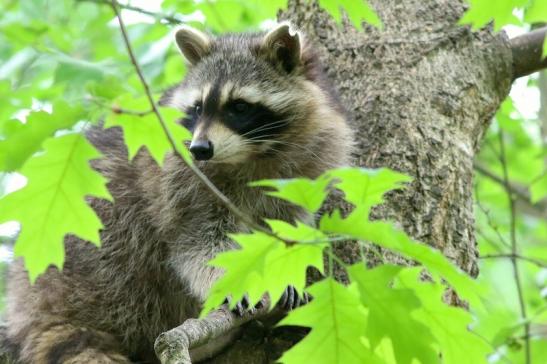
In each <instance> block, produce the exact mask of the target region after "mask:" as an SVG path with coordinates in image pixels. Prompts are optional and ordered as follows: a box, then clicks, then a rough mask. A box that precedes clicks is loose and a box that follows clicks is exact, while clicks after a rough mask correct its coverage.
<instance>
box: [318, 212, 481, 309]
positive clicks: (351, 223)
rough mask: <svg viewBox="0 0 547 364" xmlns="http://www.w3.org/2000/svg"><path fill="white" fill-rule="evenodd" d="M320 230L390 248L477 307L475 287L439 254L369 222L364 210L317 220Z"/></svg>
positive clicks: (386, 226) (383, 224)
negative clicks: (424, 269) (444, 282)
mask: <svg viewBox="0 0 547 364" xmlns="http://www.w3.org/2000/svg"><path fill="white" fill-rule="evenodd" d="M321 230H322V231H326V232H332V233H337V234H341V235H345V236H350V237H352V238H355V239H359V240H362V241H369V242H372V243H374V244H376V245H378V246H381V247H383V248H386V249H390V250H391V251H394V252H396V253H398V254H401V255H402V256H404V257H405V258H408V259H413V260H415V261H417V262H419V263H421V264H423V265H424V267H426V268H427V269H428V270H429V271H430V272H431V273H433V274H437V275H440V276H441V277H443V278H444V279H446V281H447V282H448V283H449V284H450V285H451V286H452V287H454V289H455V290H456V291H457V292H458V294H459V295H460V296H461V297H462V298H465V299H468V300H470V301H471V302H472V303H473V304H476V305H479V306H480V305H481V300H480V292H481V289H480V287H479V285H478V284H477V283H476V282H475V281H474V280H473V279H472V278H471V277H469V276H468V275H467V274H465V273H464V272H462V271H461V270H460V269H459V268H458V267H457V266H456V265H455V264H453V263H452V262H450V261H449V260H448V258H446V257H445V256H444V255H443V254H442V253H441V252H440V251H438V250H436V249H433V248H431V247H429V246H427V245H425V244H422V243H419V242H416V241H414V240H413V239H411V238H410V237H409V236H408V235H406V234H405V233H404V232H403V231H400V230H397V229H396V228H395V227H394V226H393V224H392V223H389V222H383V221H374V222H371V221H369V218H368V210H367V209H366V208H361V207H359V206H358V207H357V208H355V209H354V210H353V211H352V213H350V214H349V216H348V217H347V218H345V219H344V218H342V216H341V215H340V212H339V211H335V212H334V213H333V214H332V215H330V216H323V218H322V219H321Z"/></svg>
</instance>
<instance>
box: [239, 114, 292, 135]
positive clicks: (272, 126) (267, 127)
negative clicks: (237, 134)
mask: <svg viewBox="0 0 547 364" xmlns="http://www.w3.org/2000/svg"><path fill="white" fill-rule="evenodd" d="M293 119H294V118H287V119H282V120H278V121H275V122H273V123H269V124H265V125H262V126H260V127H258V128H256V129H252V130H249V131H248V132H246V133H243V134H241V136H242V137H245V136H247V135H249V134H252V133H256V132H259V131H265V130H270V129H275V128H278V127H282V126H285V125H287V124H289V122H290V121H291V120H293Z"/></svg>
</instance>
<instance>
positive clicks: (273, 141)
mask: <svg viewBox="0 0 547 364" xmlns="http://www.w3.org/2000/svg"><path fill="white" fill-rule="evenodd" d="M176 42H177V45H178V46H179V48H180V50H181V52H182V53H183V55H184V56H185V58H186V59H187V60H188V61H189V63H190V67H189V70H188V74H187V76H186V78H185V80H184V81H183V83H182V84H181V85H180V86H178V87H177V88H175V89H174V90H172V91H171V92H170V93H169V94H168V97H167V98H168V100H167V102H166V103H168V104H171V105H172V106H175V107H178V108H180V109H182V110H183V111H184V112H185V114H186V117H185V118H184V119H183V120H182V123H183V125H184V126H185V127H187V128H188V129H189V130H190V131H191V132H192V133H193V139H192V142H191V144H190V151H191V152H192V154H193V155H194V158H195V159H197V160H210V161H211V162H217V163H228V164H238V163H243V162H246V161H248V160H250V159H260V158H264V157H269V156H270V157H271V156H272V155H275V153H276V152H277V151H280V150H282V149H283V148H284V147H286V146H288V145H290V143H293V144H294V135H296V134H298V133H299V132H300V131H301V130H302V128H303V127H304V125H303V124H304V123H305V119H306V114H307V111H306V110H307V108H308V107H309V103H310V98H313V95H310V92H309V90H308V88H309V85H308V84H309V82H306V80H305V77H303V75H302V73H303V67H302V65H301V62H302V61H301V46H300V36H299V34H298V33H292V32H291V31H290V29H289V26H288V25H287V24H281V25H279V26H278V27H276V28H275V29H274V30H272V31H270V32H269V33H266V34H251V35H250V34H243V35H228V36H224V37H219V38H211V37H209V36H208V35H206V34H204V33H202V32H200V31H197V30H195V29H192V28H187V27H183V28H181V29H179V30H178V31H177V33H176ZM291 140H292V141H291Z"/></svg>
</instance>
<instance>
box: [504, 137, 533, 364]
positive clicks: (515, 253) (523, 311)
mask: <svg viewBox="0 0 547 364" xmlns="http://www.w3.org/2000/svg"><path fill="white" fill-rule="evenodd" d="M504 139H505V138H504V133H503V130H501V129H500V131H499V141H500V163H501V166H502V168H503V182H504V185H505V191H506V192H507V198H508V199H509V210H510V213H511V215H510V217H511V219H510V220H511V221H510V224H511V255H512V257H511V264H512V265H513V277H514V278H515V285H516V287H517V294H518V299H519V306H520V316H521V319H522V320H523V321H527V320H528V317H527V314H526V302H525V300H524V291H523V288H522V282H521V280H520V274H519V265H518V260H517V258H516V257H517V256H518V250H517V211H516V208H515V197H514V195H513V193H512V191H511V185H510V183H509V181H510V180H509V171H508V168H507V159H506V155H505V140H504ZM524 335H525V336H527V337H529V336H530V323H525V324H524ZM524 349H525V350H524V358H525V362H526V364H531V363H532V351H531V345H530V339H526V340H525V342H524Z"/></svg>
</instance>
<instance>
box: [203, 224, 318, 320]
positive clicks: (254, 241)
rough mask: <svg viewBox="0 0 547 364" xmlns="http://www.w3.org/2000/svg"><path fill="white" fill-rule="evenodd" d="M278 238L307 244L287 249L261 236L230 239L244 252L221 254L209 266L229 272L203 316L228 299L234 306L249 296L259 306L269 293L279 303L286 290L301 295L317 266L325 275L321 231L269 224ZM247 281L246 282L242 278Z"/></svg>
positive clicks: (281, 244)
mask: <svg viewBox="0 0 547 364" xmlns="http://www.w3.org/2000/svg"><path fill="white" fill-rule="evenodd" d="M268 224H269V225H270V226H271V228H272V231H274V232H275V233H276V234H277V235H278V236H279V237H281V238H283V239H287V240H290V241H296V240H301V241H304V242H306V241H307V242H308V243H298V244H296V243H295V244H293V245H290V246H288V245H286V244H285V243H283V242H281V241H280V240H277V239H276V238H274V237H270V236H268V235H266V234H264V233H261V232H255V233H252V234H237V235H233V236H231V237H232V238H233V239H234V240H235V241H236V242H237V243H239V245H240V247H241V249H237V250H232V251H227V252H224V253H221V254H218V255H217V256H216V258H214V259H213V260H211V261H210V262H209V263H210V264H211V265H213V266H216V267H219V268H222V269H224V270H225V271H226V273H225V274H224V276H223V277H222V278H220V280H218V281H217V282H216V283H215V284H214V285H213V287H212V289H211V292H210V294H209V297H208V299H207V302H206V303H205V307H204V309H203V311H202V313H203V314H205V313H207V312H208V311H209V310H211V309H213V308H215V307H217V306H218V305H219V304H220V303H222V302H223V301H224V299H225V298H226V297H228V296H230V297H233V298H234V299H233V300H232V302H231V304H232V305H235V303H236V302H237V301H238V300H239V299H240V298H242V297H243V295H245V294H248V297H249V301H250V302H251V304H253V305H254V304H256V303H257V302H258V301H259V300H260V298H261V297H262V296H263V295H264V294H265V293H266V292H268V293H269V294H270V297H271V299H272V301H274V302H276V301H277V300H278V299H279V298H280V297H281V294H282V293H283V292H284V291H285V289H286V288H287V286H289V285H292V286H294V287H295V288H296V289H297V290H298V292H300V293H302V292H303V291H304V288H305V285H306V270H307V268H308V266H314V267H316V268H317V269H319V271H321V272H323V249H324V248H325V247H326V246H327V243H325V242H322V241H324V240H325V239H326V238H325V236H324V235H323V234H322V233H321V232H320V231H318V230H316V229H314V228H312V227H310V226H307V225H304V224H302V223H298V224H297V225H296V226H294V225H291V224H288V223H286V222H284V221H280V220H268ZM242 277H244V278H242Z"/></svg>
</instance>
